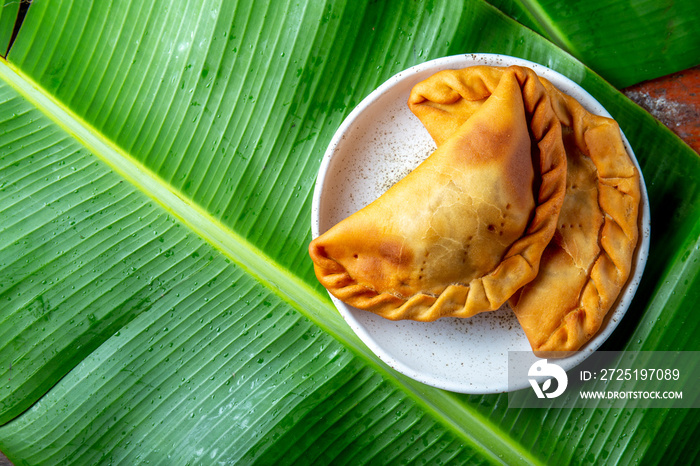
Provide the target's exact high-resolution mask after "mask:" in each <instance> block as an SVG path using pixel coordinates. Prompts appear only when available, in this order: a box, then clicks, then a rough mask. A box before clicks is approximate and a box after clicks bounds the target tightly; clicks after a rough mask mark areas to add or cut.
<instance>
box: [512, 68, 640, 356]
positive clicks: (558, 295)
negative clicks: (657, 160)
mask: <svg viewBox="0 0 700 466" xmlns="http://www.w3.org/2000/svg"><path fill="white" fill-rule="evenodd" d="M543 83H544V85H545V86H546V87H547V89H548V92H549V94H550V95H551V96H552V101H553V103H554V108H555V110H556V112H557V116H558V117H559V119H560V121H561V122H562V124H563V125H564V133H563V134H564V138H565V145H566V148H567V158H568V175H567V189H566V198H565V201H564V206H563V207H562V211H561V214H560V218H559V225H558V227H557V232H556V234H555V236H554V239H553V241H552V242H551V244H550V245H549V246H548V248H547V250H546V252H545V254H544V256H543V258H542V262H541V264H540V272H539V275H538V276H537V278H536V279H535V280H534V281H533V282H531V283H530V284H528V285H526V286H525V287H524V288H523V289H522V290H521V291H520V292H519V293H517V294H516V295H515V296H514V297H513V298H512V299H511V300H510V305H511V307H512V308H513V310H514V311H515V315H516V316H517V318H518V321H519V322H520V324H521V326H522V327H523V329H524V330H525V334H526V335H527V338H528V340H529V341H530V345H531V346H532V349H533V351H534V352H535V353H536V354H538V355H540V356H543V357H557V356H566V355H567V352H571V351H577V350H579V349H580V348H581V347H582V346H583V345H584V344H585V343H586V342H588V341H589V340H590V339H591V338H592V337H593V336H594V335H595V334H596V333H597V332H598V330H599V329H600V327H601V325H602V324H603V321H604V319H605V316H606V315H607V313H608V311H609V310H610V309H611V307H612V306H613V305H614V304H615V302H616V301H617V299H618V296H619V294H620V292H621V291H622V290H623V288H624V286H625V284H626V283H627V280H628V278H629V275H630V271H631V268H632V261H633V258H634V253H635V249H636V246H637V242H638V236H639V233H638V215H639V203H640V200H641V187H640V182H641V180H640V176H639V173H638V171H637V169H636V167H635V166H634V164H633V163H632V160H631V159H630V157H629V155H628V153H627V151H626V150H625V147H624V143H623V141H622V137H621V133H620V129H619V127H618V125H617V123H616V122H615V121H614V120H611V119H609V118H604V117H600V116H596V115H593V114H591V113H589V112H588V111H586V110H585V109H584V108H583V107H582V106H581V105H580V104H579V103H578V102H577V101H576V100H575V99H573V98H571V97H570V96H568V95H565V94H563V93H561V92H560V91H558V90H557V89H556V88H555V87H554V86H552V85H551V84H550V83H548V82H546V81H543Z"/></svg>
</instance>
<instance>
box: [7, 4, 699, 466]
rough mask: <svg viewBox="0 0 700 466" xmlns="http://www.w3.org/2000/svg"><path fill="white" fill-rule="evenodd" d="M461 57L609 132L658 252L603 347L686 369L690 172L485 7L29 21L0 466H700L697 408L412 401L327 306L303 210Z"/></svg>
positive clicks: (15, 58) (10, 78) (554, 50)
mask: <svg viewBox="0 0 700 466" xmlns="http://www.w3.org/2000/svg"><path fill="white" fill-rule="evenodd" d="M543 8H544V7H543ZM619 20H620V21H621V22H624V20H623V19H619ZM679 20H682V19H679ZM629 21H630V22H634V21H636V19H634V18H632V19H630V20H629ZM613 34H617V31H613V32H611V31H608V32H607V33H605V32H603V31H599V32H598V33H597V35H596V37H599V38H600V40H603V39H605V40H607V41H611V40H612V39H611V38H612V37H613ZM636 34H637V33H636V31H635V30H633V29H630V30H629V32H628V34H627V35H625V39H628V40H629V41H633V40H634V39H635V38H640V37H642V36H639V35H636ZM691 42H692V41H691ZM686 45H687V47H686V48H685V49H683V50H682V51H676V52H677V53H678V55H682V54H683V53H686V52H691V53H693V51H694V50H696V49H694V48H693V44H692V43H688V44H686ZM466 52H495V53H504V54H509V55H514V56H518V57H522V58H526V59H529V60H532V61H535V62H539V63H542V64H544V65H546V66H549V67H550V68H553V69H556V70H557V71H559V72H561V73H563V74H565V75H567V76H569V77H570V78H572V79H573V80H574V81H576V82H578V83H579V84H581V85H582V86H583V87H584V88H585V89H587V90H588V91H589V92H590V93H591V94H592V95H593V96H594V97H596V98H597V99H598V100H599V101H600V102H601V103H602V104H603V105H604V106H605V107H606V108H607V109H608V110H609V111H610V112H611V114H612V115H613V116H614V117H615V118H616V119H617V120H618V122H619V123H620V126H621V128H622V129H623V131H624V132H625V134H626V136H627V137H628V139H629V140H630V143H631V145H632V147H633V148H634V150H635V153H636V156H637V158H638V159H639V161H640V164H641V167H642V171H643V174H644V177H645V179H646V183H647V188H648V190H649V197H650V204H651V218H652V232H653V233H652V244H651V250H650V255H649V261H648V263H647V267H646V270H645V274H644V278H643V282H642V284H641V286H640V289H639V292H638V293H637V295H636V297H635V299H634V301H633V303H632V305H631V307H630V309H629V311H628V313H627V315H626V316H625V318H624V319H623V321H622V322H621V324H620V325H619V327H618V328H617V330H616V331H615V332H614V333H613V335H612V337H611V338H610V339H609V340H608V341H607V342H606V344H605V346H604V348H606V349H616V350H617V349H621V350H649V351H653V350H678V351H690V350H693V351H697V350H698V349H699V348H698V347H699V346H700V345H699V344H698V339H697V337H696V335H697V332H698V330H699V328H698V327H699V325H700V317H699V316H698V315H697V313H692V312H688V311H689V310H690V309H693V308H694V306H695V303H697V302H698V299H700V296H699V295H700V291H699V290H700V280H699V279H698V276H699V274H698V267H700V265H699V263H698V257H699V256H700V252H699V250H700V242H699V241H698V236H699V235H700V221H699V220H698V219H700V202H698V201H699V200H700V195H699V186H698V180H699V179H700V159H699V158H698V156H697V154H695V153H694V152H693V151H692V150H691V149H690V148H688V146H686V145H685V144H683V142H682V141H680V140H679V139H678V138H677V137H676V136H675V135H673V134H672V133H671V132H670V131H669V130H668V129H666V128H665V127H664V126H663V125H661V124H660V123H658V122H657V121H656V120H654V119H653V118H652V117H651V116H649V115H648V114H647V113H645V112H644V111H643V110H641V109H640V108H639V107H637V106H636V105H634V104H633V103H632V102H630V101H629V100H628V99H627V98H626V97H625V96H624V95H623V94H621V93H619V92H618V91H617V90H616V89H615V88H614V87H613V86H612V85H611V84H609V83H608V82H606V81H605V80H603V79H602V78H601V77H600V76H599V75H598V74H596V73H595V72H594V71H592V70H591V69H590V68H587V67H586V66H585V65H584V64H583V63H582V62H580V61H578V60H577V59H576V58H574V57H572V56H571V55H570V54H569V53H567V52H566V51H564V50H562V49H561V48H559V47H558V46H557V45H555V44H553V43H552V42H550V41H548V40H547V39H545V38H543V37H542V36H540V35H539V34H537V33H536V32H534V31H533V30H531V29H529V28H526V27H524V26H523V25H521V24H519V23H518V22H516V21H514V20H513V19H511V18H509V17H508V16H506V15H505V14H503V13H501V12H500V11H499V10H497V9H496V8H494V7H493V6H491V5H489V4H487V3H484V2H481V1H478V0H469V1H465V2H462V3H458V2H449V1H442V2H441V1H435V2H428V3H426V4H425V5H421V4H418V3H417V2H372V1H362V2H358V1H347V2H344V1H328V2H315V1H310V2H269V3H268V2H263V1H261V2H234V1H223V0H222V1H204V0H189V1H182V2H178V3H177V4H176V5H175V4H172V3H171V2H165V1H153V2H137V1H135V2H128V1H115V2H109V1H100V2H88V1H75V2H71V1H46V0H35V1H34V2H32V4H31V6H30V8H29V9H28V12H27V16H26V18H25V20H24V22H23V24H22V26H21V28H20V30H19V34H18V36H17V38H16V40H15V42H14V43H13V45H12V47H11V49H10V52H9V54H8V56H7V61H5V62H2V63H0V380H1V381H2V384H1V385H0V424H1V425H0V451H2V452H3V453H5V454H6V455H7V457H8V458H10V460H12V461H13V462H14V463H16V464H68V463H74V464H96V463H98V464H99V463H124V464H136V463H145V462H149V463H151V462H157V463H162V464H193V463H202V464H210V463H215V462H221V463H235V464H250V463H258V464H277V463H280V464H287V463H303V464H309V463H317V464H318V463H320V464H325V463H337V464H346V463H349V464H360V463H367V462H375V463H409V462H411V463H418V464H421V463H422V464H440V463H470V464H471V463H476V464H480V463H488V464H491V463H505V464H541V463H547V462H551V463H554V464H567V463H580V464H582V463H587V462H606V461H607V462H610V463H623V464H630V463H633V462H644V463H655V462H660V461H661V460H662V459H663V460H664V461H665V462H670V463H673V462H678V463H691V462H692V461H693V460H695V459H697V457H698V452H699V449H700V446H699V445H698V443H697V442H696V441H695V438H697V435H698V432H699V429H700V417H699V416H698V415H697V412H696V411H695V410H692V409H685V410H680V409H645V410H640V409H633V408H629V409H624V408H623V409H604V408H602V407H601V408H597V409H512V408H511V409H509V408H508V403H507V396H506V395H505V394H500V395H461V394H456V393H450V392H446V391H442V390H438V389H435V388H432V387H428V386H426V385H423V384H420V383H418V382H415V381H413V380H411V379H408V378H406V377H404V376H402V375H401V374H398V373H396V372H395V371H393V370H392V369H391V368H389V367H387V366H386V365H385V364H384V363H382V362H381V361H380V360H379V359H378V358H376V357H375V356H374V355H373V354H372V353H371V352H370V351H369V350H368V349H367V348H366V347H365V346H364V345H363V344H362V343H361V342H360V341H359V339H358V338H357V337H356V336H355V335H354V334H353V332H352V331H351V330H350V329H349V327H347V325H346V324H345V323H344V322H343V320H342V319H341V318H340V317H339V315H338V313H337V311H336V310H335V308H334V307H333V305H332V303H331V301H330V300H329V298H328V296H327V294H326V293H325V290H323V289H322V288H321V286H320V285H319V284H318V283H317V281H316V280H315V277H314V275H313V271H312V268H311V264H310V261H309V260H308V257H307V252H306V251H307V246H308V242H309V240H310V228H309V215H310V205H311V195H312V191H313V185H314V182H315V177H316V173H317V170H318V167H319V163H320V160H321V158H322V156H323V153H324V151H325V149H326V147H327V145H328V143H329V141H330V139H331V137H332V135H333V133H334V132H335V130H336V129H337V128H338V126H339V125H340V123H341V122H342V121H343V119H344V118H345V116H347V114H348V113H349V112H350V111H351V110H352V108H353V107H354V106H355V105H356V104H357V103H358V102H360V100H361V99H362V98H363V97H365V96H366V95H367V94H368V93H369V92H371V91H372V90H373V89H374V88H376V87H377V86H378V85H379V84H381V83H382V82H383V81H384V80H386V79H387V78H388V77H390V76H391V75H393V74H394V73H396V72H398V71H400V70H402V69H405V68H407V67H409V66H412V65H414V64H417V63H421V62H423V61H426V60H429V59H432V58H436V57H441V56H446V55H452V54H457V53H466ZM676 52H674V53H676ZM625 60H626V57H624V56H623V57H619V58H618V62H619V64H620V67H623V66H622V65H625V64H627V62H626V61H625ZM630 60H631V61H630V63H632V58H630ZM669 61H673V60H672V59H671V58H669Z"/></svg>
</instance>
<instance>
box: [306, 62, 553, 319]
mask: <svg viewBox="0 0 700 466" xmlns="http://www.w3.org/2000/svg"><path fill="white" fill-rule="evenodd" d="M498 78H499V79H496V80H494V79H492V76H491V75H488V76H487V75H484V76H482V77H478V76H477V77H474V78H473V79H472V81H471V82H470V83H469V84H471V85H470V86H468V87H469V89H472V90H473V92H471V93H468V94H467V95H466V100H469V101H470V103H471V104H472V105H465V107H470V110H468V112H467V113H468V115H467V116H466V118H465V119H464V121H463V122H462V123H461V124H459V125H455V126H454V127H453V128H451V130H452V134H450V135H449V136H447V135H446V136H445V137H444V138H442V139H441V140H440V143H439V144H440V145H439V147H438V149H437V150H436V151H435V152H434V153H433V154H431V155H430V156H429V157H428V158H427V159H426V160H425V161H424V162H423V163H422V164H421V165H419V166H418V167H417V168H416V169H415V170H414V171H412V172H411V173H410V174H409V175H407V176H406V177H405V178H404V179H402V180H400V181H399V182H398V183H396V184H395V185H394V186H393V187H391V188H390V189H389V190H388V191H387V192H386V193H384V194H383V195H382V196H380V197H379V198H378V199H377V200H375V201H374V202H372V203H371V204H370V205H368V206H366V207H364V208H363V209H361V210H360V211H358V212H356V213H354V214H353V215H351V216H350V217H348V218H346V219H344V220H342V221H341V222H339V223H338V224H336V225H335V226H333V227H332V228H331V229H329V230H328V231H327V232H325V233H323V234H322V235H320V236H319V237H318V238H316V239H315V240H313V241H312V242H311V244H310V246H309V253H310V256H311V258H312V260H313V262H314V270H315V272H316V276H317V277H318V279H319V281H320V282H321V283H322V284H323V285H324V286H325V287H326V288H327V289H328V290H329V291H330V293H332V294H333V295H334V296H336V297H337V298H338V299H340V300H342V301H344V302H346V303H348V304H350V305H352V306H354V307H356V308H360V309H365V310H368V311H372V312H374V313H377V314H379V315H381V316H383V317H385V318H388V319H394V320H396V319H413V320H419V321H432V320H435V319H438V318H440V317H446V316H457V317H469V316H472V315H475V314H477V313H479V312H483V311H489V310H495V309H498V308H499V307H500V306H501V305H502V304H503V303H505V302H506V300H508V299H509V298H510V297H511V296H512V295H513V293H515V292H516V291H517V290H518V289H520V288H521V287H522V286H523V285H525V284H527V283H528V282H530V281H531V280H532V279H533V278H534V277H535V276H536V275H537V271H538V264H539V261H540V257H541V255H542V252H543V250H544V248H545V247H546V245H547V244H548V243H549V242H550V240H551V238H552V236H553V234H554V231H555V229H556V225H557V219H558V216H559V211H560V209H561V206H562V203H563V199H564V193H565V184H566V155H565V150H564V145H563V140H562V134H561V125H560V122H559V119H558V118H557V116H556V114H555V112H554V110H553V108H552V105H551V103H550V101H549V96H548V93H547V91H546V90H545V88H544V87H543V86H542V84H541V83H540V81H539V80H538V79H537V76H536V75H535V74H534V73H533V72H532V71H530V70H527V69H525V68H512V69H509V70H507V71H506V72H504V73H502V76H499V77H498ZM437 84H438V87H439V85H440V83H439V82H438V83H437ZM414 91H415V90H414ZM463 98H465V97H463ZM420 99H423V97H421V96H420V95H419V94H418V93H415V92H414V93H412V94H411V99H410V101H411V102H413V103H412V104H411V105H413V104H416V103H417V102H418V100H420ZM423 101H425V99H423ZM438 110H439V109H438ZM426 126H427V125H426Z"/></svg>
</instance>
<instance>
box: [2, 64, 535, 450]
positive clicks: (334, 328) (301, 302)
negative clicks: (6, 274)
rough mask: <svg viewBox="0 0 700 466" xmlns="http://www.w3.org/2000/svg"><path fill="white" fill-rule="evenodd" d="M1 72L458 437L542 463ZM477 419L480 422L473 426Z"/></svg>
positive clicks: (11, 71)
mask: <svg viewBox="0 0 700 466" xmlns="http://www.w3.org/2000/svg"><path fill="white" fill-rule="evenodd" d="M0 78H2V79H3V80H4V81H5V82H6V83H7V84H8V85H10V86H11V87H12V88H13V89H15V90H16V91H17V92H18V93H19V94H20V95H21V96H22V97H23V98H25V99H26V100H27V101H29V102H30V103H32V104H33V105H34V106H35V107H36V108H37V109H38V110H39V111H40V112H42V113H43V114H44V115H46V116H47V117H48V118H49V119H51V121H53V122H54V123H55V124H56V125H58V126H59V127H60V128H61V129H63V130H64V131H66V133H68V134H69V135H70V136H72V137H74V138H75V139H76V140H77V141H79V142H80V143H81V144H82V145H83V146H84V147H85V148H86V149H88V150H89V151H90V152H91V153H92V154H93V155H94V156H95V157H97V158H98V159H100V160H101V161H102V162H104V163H105V164H106V165H107V166H109V167H110V168H111V169H112V170H114V171H115V172H117V173H118V174H119V175H120V176H122V177H123V178H124V179H125V180H127V181H128V182H129V183H131V184H132V185H133V186H134V187H135V188H136V189H138V190H139V191H141V192H142V193H143V194H145V195H146V196H148V197H149V198H150V199H152V200H153V201H154V202H156V203H158V204H159V205H160V206H162V207H163V208H164V209H165V211H166V212H168V213H169V214H170V215H172V216H173V217H175V218H177V219H178V220H179V221H180V222H182V223H183V224H184V225H185V226H186V227H187V228H189V229H190V230H191V231H192V232H194V233H195V234H197V235H198V236H199V237H200V238H201V239H202V240H204V241H205V242H207V243H209V244H211V245H212V246H213V247H214V248H216V249H217V250H218V251H220V252H221V253H222V254H223V255H224V256H225V257H227V258H228V259H230V260H231V261H232V262H235V263H236V264H237V265H238V266H240V267H241V268H242V269H244V270H245V271H246V272H247V273H249V274H250V275H252V276H253V277H254V278H255V279H256V280H257V281H258V282H260V283H261V284H262V285H264V286H265V287H267V288H269V289H270V290H272V291H273V292H274V293H275V294H276V295H278V296H279V297H280V298H281V299H282V300H283V301H285V302H287V303H288V304H290V305H291V306H292V307H293V308H294V309H295V310H297V311H298V312H299V313H300V314H302V315H304V316H305V317H307V318H308V319H309V320H311V321H312V322H314V324H316V325H317V326H319V327H320V328H322V329H323V330H324V331H325V332H327V333H329V334H330V335H331V336H332V337H333V338H335V339H336V340H338V341H339V342H341V343H342V344H343V345H345V346H347V347H349V348H350V349H351V350H352V351H353V352H354V353H355V354H357V355H359V356H361V357H362V358H363V359H364V360H365V361H366V362H367V363H368V364H369V365H371V366H372V367H373V368H374V369H375V370H377V371H379V372H381V373H383V374H385V376H386V377H385V378H386V379H387V380H389V381H390V382H392V383H394V384H396V386H397V387H399V389H401V390H402V391H404V392H405V393H407V395H408V396H410V398H411V399H412V400H413V401H414V402H415V403H416V404H417V405H420V406H422V407H423V409H425V410H426V411H428V412H430V413H433V416H434V417H435V418H436V419H439V420H441V421H442V424H443V425H444V426H445V427H447V428H449V429H450V430H451V431H452V432H453V433H455V434H456V435H457V436H458V437H460V438H463V439H465V440H467V441H468V442H470V443H472V444H474V445H476V446H477V447H478V448H479V449H480V450H481V451H482V452H483V453H484V454H485V455H489V456H490V459H491V460H492V461H494V462H499V463H501V462H506V464H516V463H522V464H540V462H539V461H538V460H536V459H535V458H534V457H533V456H532V455H531V453H530V452H529V451H528V450H526V449H525V448H523V447H522V445H520V444H519V443H518V442H517V441H515V440H513V439H511V438H510V436H508V435H507V433H505V432H503V431H501V429H500V428H498V427H497V426H496V425H495V424H493V423H491V422H489V421H488V419H486V418H485V417H484V416H483V415H482V414H480V413H479V412H478V411H476V410H475V409H473V408H472V407H471V406H470V405H468V404H462V403H460V402H459V400H457V398H456V395H455V394H452V393H450V392H444V391H441V390H437V389H434V390H435V391H434V392H433V395H434V396H432V397H431V398H430V399H429V400H428V399H426V397H423V396H421V395H420V392H421V391H425V388H426V387H425V386H424V385H423V384H421V383H419V382H416V381H414V380H412V379H410V378H408V377H405V376H403V375H401V374H397V373H395V372H394V371H392V370H391V369H389V368H388V367H387V366H386V365H385V364H384V363H383V362H382V361H381V360H379V359H378V358H377V357H376V356H375V355H374V354H373V353H372V352H371V351H370V350H369V349H368V348H367V347H366V346H365V345H364V344H363V343H362V342H361V341H360V339H359V338H358V337H357V336H356V335H355V334H354V333H353V332H352V331H351V330H350V328H349V327H348V326H347V324H345V322H344V321H343V319H342V318H341V317H340V316H339V314H338V313H337V312H335V310H334V309H333V307H332V305H331V304H330V301H329V300H328V298H326V297H325V296H323V295H322V294H321V293H319V292H318V291H317V290H316V289H314V288H312V287H311V286H310V285H309V284H308V283H306V282H304V281H303V280H301V279H299V278H298V277H297V276H295V275H293V274H291V273H290V272H289V271H288V270H286V269H284V268H282V267H281V266H280V265H279V264H278V263H277V262H276V261H274V260H273V259H272V258H270V257H269V256H267V255H266V254H265V253H264V252H263V251H261V250H260V249H258V248H257V247H255V246H254V245H253V244H251V243H250V242H249V241H247V240H246V239H245V238H243V237H241V236H240V235H239V234H237V233H235V232H234V231H232V230H231V229H229V228H228V227H226V226H225V225H224V224H222V223H221V222H219V221H218V220H216V219H215V218H213V217H212V216H211V215H210V214H208V213H207V212H206V211H204V210H203V209H202V208H201V207H199V206H198V205H196V204H195V203H194V202H192V201H191V200H190V199H188V198H187V197H186V196H184V195H183V194H182V193H181V192H179V191H178V190H177V189H175V188H174V187H173V186H170V185H168V184H166V183H165V182H164V181H163V180H162V179H160V178H159V177H158V176H157V175H155V174H154V173H153V172H152V171H151V170H150V169H148V168H147V167H145V166H144V165H143V164H141V163H140V162H139V161H137V160H136V159H134V158H133V157H132V156H131V155H129V154H128V153H126V152H125V151H123V150H122V149H121V148H119V147H118V146H116V145H115V144H114V143H113V142H112V141H110V140H109V139H107V138H106V137H105V136H104V135H103V134H102V133H100V132H99V131H98V130H96V129H95V128H94V127H92V126H91V125H90V124H88V123H87V122H86V121H84V120H83V119H82V118H81V117H79V116H78V115H76V114H74V113H73V112H72V111H71V110H70V109H68V108H66V107H65V106H64V105H63V104H62V103H60V102H59V101H57V100H56V99H55V98H54V97H53V96H51V95H49V94H47V93H46V92H45V91H44V90H43V89H42V88H41V87H40V86H39V85H38V84H37V83H36V82H34V81H33V80H32V79H31V78H29V77H28V76H27V75H25V74H24V73H23V72H22V71H21V70H19V69H18V68H16V67H14V66H13V65H12V64H11V63H9V62H7V61H6V60H4V59H0ZM475 424H476V425H478V426H480V427H481V428H480V429H474V428H473V426H474V425H475ZM489 446H491V447H492V448H489Z"/></svg>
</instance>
